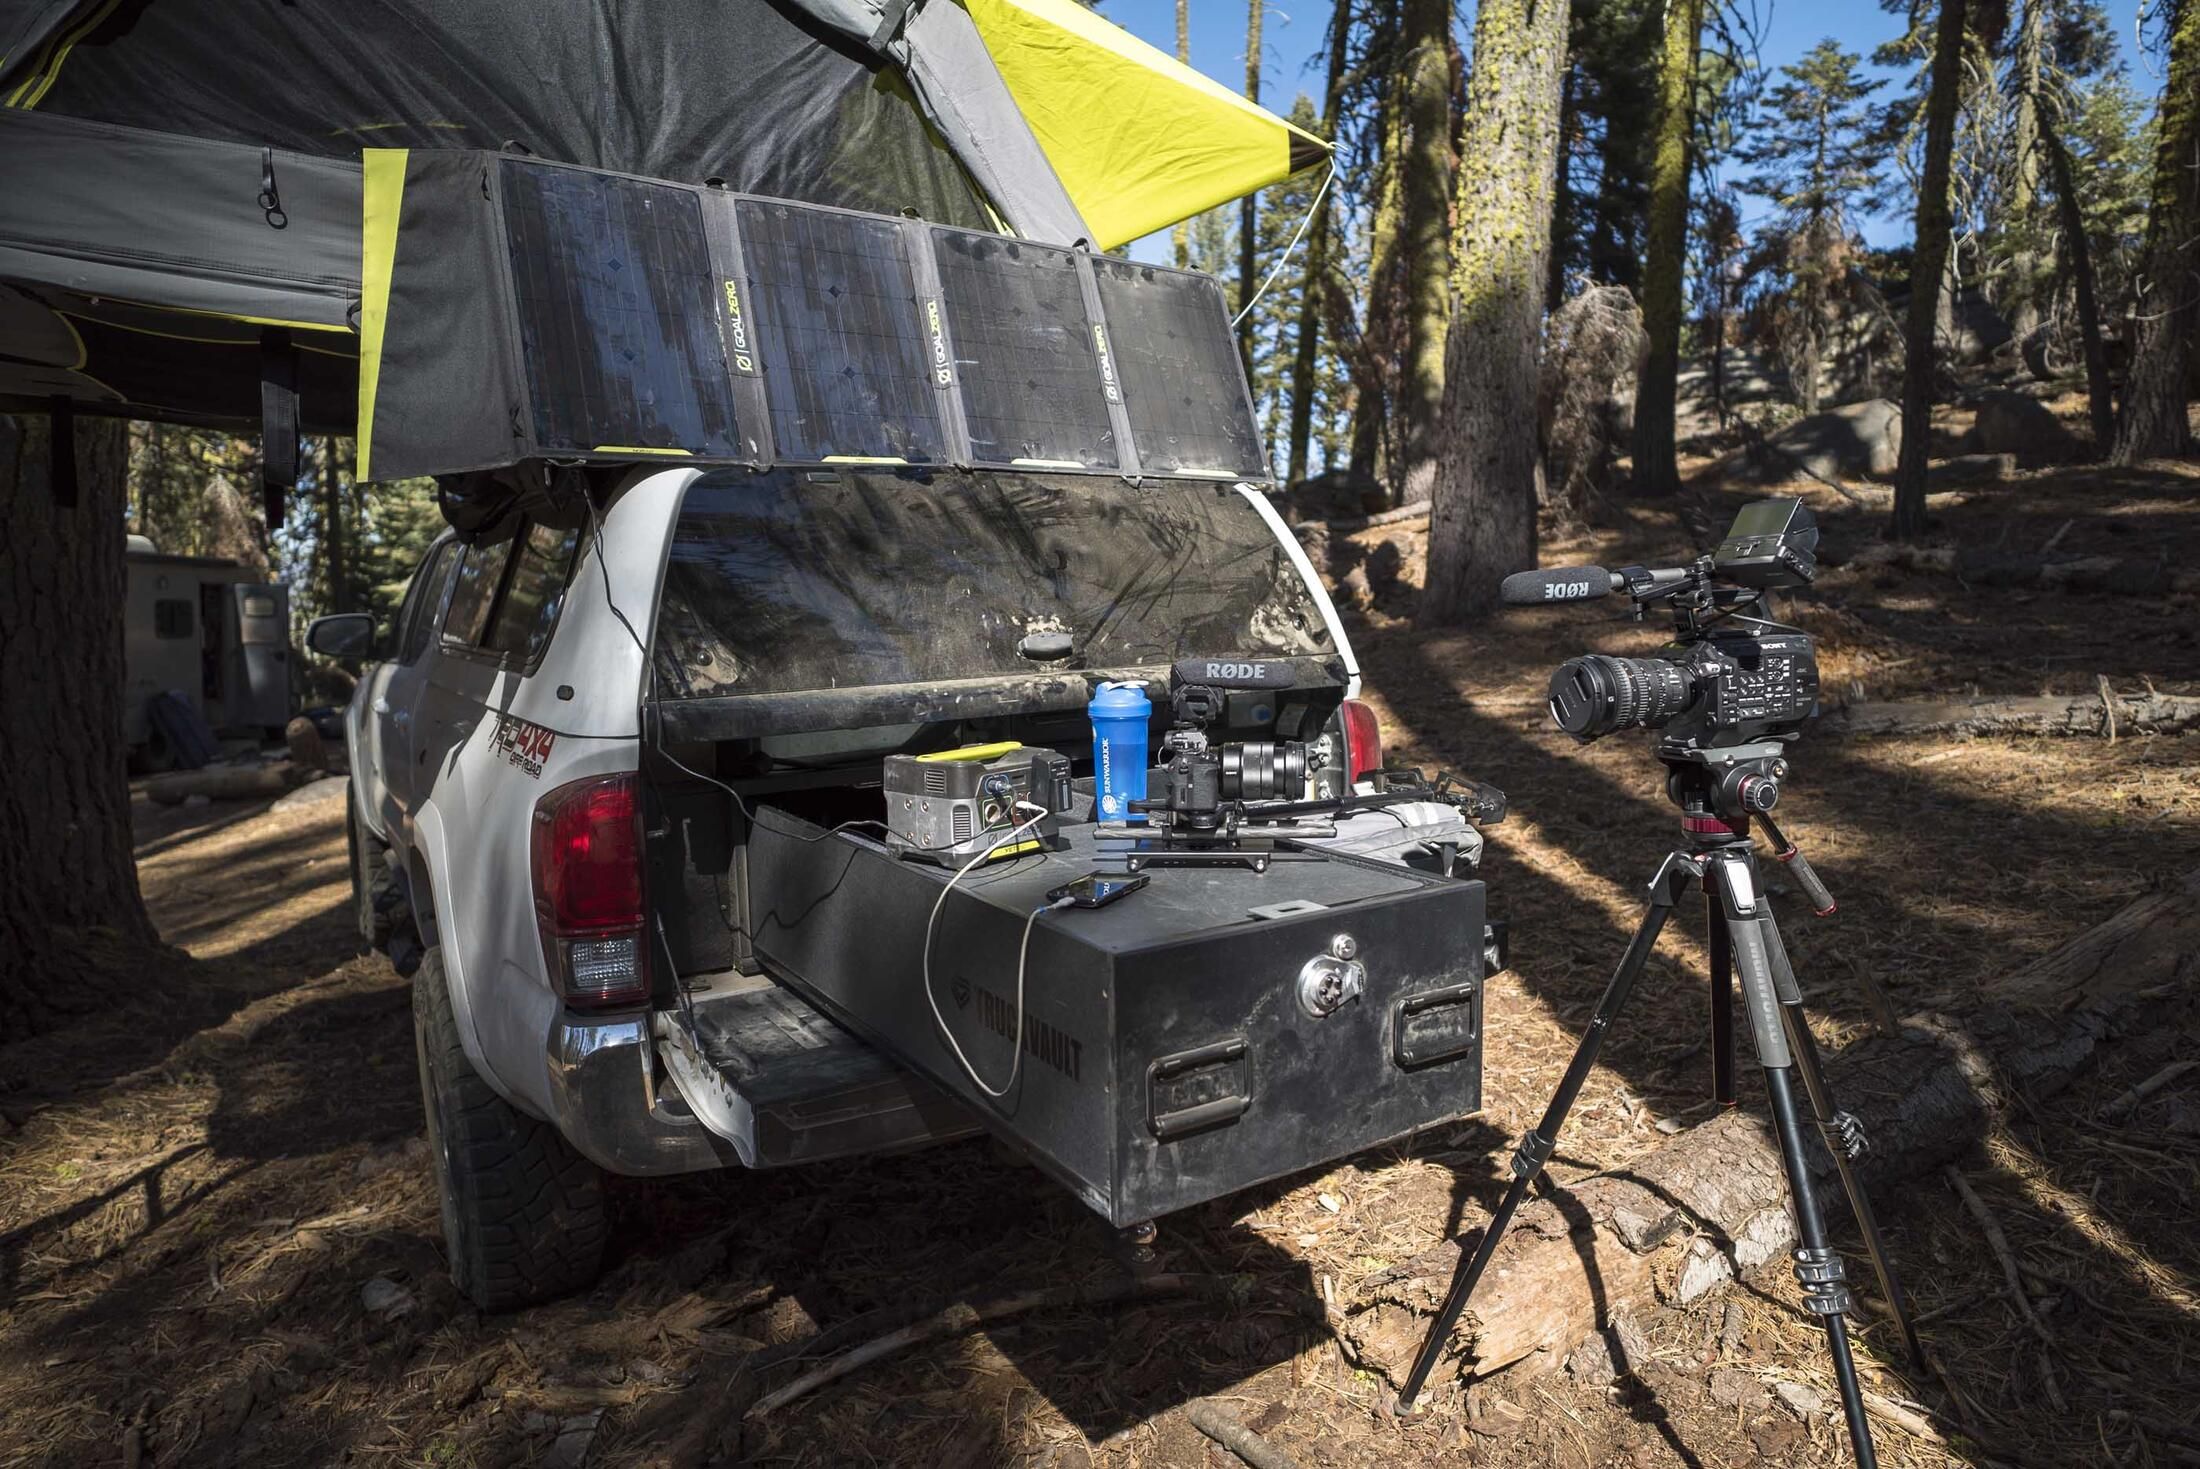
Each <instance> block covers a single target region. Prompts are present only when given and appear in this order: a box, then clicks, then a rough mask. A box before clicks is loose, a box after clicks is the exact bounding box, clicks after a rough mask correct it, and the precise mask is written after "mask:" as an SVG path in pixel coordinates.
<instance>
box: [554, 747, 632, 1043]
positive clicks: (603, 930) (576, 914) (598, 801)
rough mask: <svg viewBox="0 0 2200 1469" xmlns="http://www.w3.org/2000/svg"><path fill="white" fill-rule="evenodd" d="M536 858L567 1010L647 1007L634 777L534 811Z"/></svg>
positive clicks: (587, 787) (570, 789) (608, 780)
mask: <svg viewBox="0 0 2200 1469" xmlns="http://www.w3.org/2000/svg"><path fill="white" fill-rule="evenodd" d="M528 855H529V858H530V860H531V865H532V867H533V870H534V875H535V925H536V927H537V928H539V929H540V930H541V931H542V951H543V955H544V957H545V958H546V959H548V960H549V963H550V973H551V975H552V977H553V978H554V979H555V980H556V981H557V983H558V986H559V988H560V989H561V990H562V991H563V992H564V995H565V999H566V1003H567V1004H570V1005H573V1006H575V1007H576V1008H581V1009H605V1008H609V1007H611V1006H614V1005H632V1004H638V1003H639V1002H641V1001H642V1000H644V999H646V998H648V996H649V944H648V937H647V933H646V925H647V923H648V912H647V908H646V905H645V904H644V901H643V889H642V802H641V791H640V786H639V782H638V780H637V779H636V777H635V776H633V775H631V774H628V775H607V776H600V777H597V778H596V779H593V780H577V781H574V782H573V783H572V784H570V785H562V786H559V787H558V788H557V789H556V790H554V791H551V792H549V793H548V794H547V795H545V796H544V797H543V798H542V799H541V800H540V801H537V802H536V803H535V823H534V830H533V833H532V836H531V838H530V841H529V853H528Z"/></svg>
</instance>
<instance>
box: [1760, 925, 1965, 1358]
mask: <svg viewBox="0 0 2200 1469" xmlns="http://www.w3.org/2000/svg"><path fill="white" fill-rule="evenodd" d="M1762 926H1763V929H1764V934H1765V947H1766V949H1767V950H1768V951H1769V952H1770V956H1771V959H1772V982H1773V986H1774V989H1775V991H1776V992H1777V993H1778V995H1779V997H1780V1015H1781V1018H1782V1019H1783V1020H1785V1021H1786V1022H1787V1032H1788V1043H1789V1047H1790V1049H1792V1050H1793V1051H1794V1053H1795V1070H1796V1073H1797V1074H1798V1075H1799V1076H1801V1077H1802V1080H1803V1091H1804V1094H1805V1095H1806V1096H1808V1097H1809V1099H1810V1110H1811V1112H1812V1114H1813V1115H1815V1116H1816V1117H1817V1119H1818V1130H1819V1133H1820V1134H1821V1135H1822V1136H1823V1137H1824V1138H1825V1140H1826V1151H1827V1152H1828V1153H1830V1154H1832V1155H1833V1166H1834V1168H1835V1170H1836V1171H1837V1172H1839V1173H1840V1175H1841V1191H1842V1192H1843V1193H1844V1194H1846V1195H1848V1200H1849V1212H1850V1213H1852V1214H1854V1215H1855V1216H1856V1227H1857V1229H1858V1231H1859V1232H1861V1233H1862V1234H1863V1236H1864V1252H1865V1254H1867V1255H1868V1256H1870V1257H1871V1262H1872V1273H1873V1274H1874V1275H1877V1276H1878V1277H1879V1291H1880V1294H1881V1295H1882V1296H1884V1297H1885V1298H1886V1302H1887V1307H1888V1309H1889V1310H1891V1311H1892V1312H1893V1313H1894V1320H1895V1325H1896V1327H1897V1328H1898V1329H1899V1330H1900V1331H1901V1333H1902V1345H1903V1347H1904V1349H1905V1350H1907V1351H1908V1352H1909V1354H1910V1360H1911V1361H1912V1362H1914V1363H1916V1364H1917V1365H1918V1366H1920V1367H1923V1366H1924V1365H1925V1348H1924V1346H1923V1345H1922V1344H1921V1343H1920V1342H1919V1341H1918V1338H1917V1327H1916V1326H1915V1325H1914V1324H1913V1323H1912V1322H1911V1320H1910V1299H1909V1297H1908V1296H1907V1295H1905V1294H1903V1291H1902V1282H1901V1280H1900V1279H1899V1278H1898V1277H1897V1276H1896V1275H1895V1273H1894V1263H1893V1262H1892V1261H1891V1260H1889V1259H1888V1258H1887V1241H1886V1237H1885V1236H1883V1235H1882V1234H1880V1232H1879V1220H1878V1218H1877V1217H1876V1216H1875V1215H1874V1214H1873V1213H1872V1204H1871V1198H1870V1196H1869V1195H1867V1194H1866V1193H1865V1192H1864V1181H1863V1180H1862V1179H1860V1178H1858V1177H1857V1176H1856V1163H1855V1160H1856V1159H1857V1158H1858V1157H1859V1156H1861V1155H1862V1154H1863V1152H1864V1150H1865V1149H1866V1148H1867V1147H1869V1146H1870V1143H1869V1142H1868V1141H1867V1140H1866V1139H1865V1137H1864V1129H1863V1125H1862V1124H1861V1123H1860V1122H1858V1121H1857V1119H1856V1118H1855V1117H1854V1116H1853V1115H1851V1114H1850V1113H1847V1112H1843V1111H1841V1110H1839V1109H1838V1108H1836V1107H1835V1106H1834V1103H1833V1093H1832V1091H1831V1090H1830V1089H1829V1088H1828V1087H1827V1085H1826V1072H1825V1067H1824V1065H1823V1063H1822V1062H1821V1061H1820V1060H1819V1056H1818V1041H1817V1039H1816V1038H1815V1037H1814V1036H1812V1035H1811V1033H1810V1022H1809V1021H1808V1019H1806V1018H1805V1016H1804V1014H1803V992H1802V987H1801V986H1800V985H1798V984H1797V983H1796V982H1795V968H1794V966H1793V965H1792V964H1791V963H1790V962H1789V961H1788V953H1787V945H1786V944H1785V943H1783V942H1782V941H1781V938H1780V927H1779V925H1778V924H1777V923H1775V922H1774V921H1773V919H1772V914H1771V913H1770V912H1769V911H1768V912H1767V913H1766V914H1765V917H1764V922H1763V925H1762Z"/></svg>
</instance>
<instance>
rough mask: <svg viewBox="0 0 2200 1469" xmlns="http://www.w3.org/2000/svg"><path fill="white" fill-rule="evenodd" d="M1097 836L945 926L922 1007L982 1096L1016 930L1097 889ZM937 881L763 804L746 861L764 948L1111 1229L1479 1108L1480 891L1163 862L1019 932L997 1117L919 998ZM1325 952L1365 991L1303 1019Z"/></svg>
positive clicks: (1293, 867)
mask: <svg viewBox="0 0 2200 1469" xmlns="http://www.w3.org/2000/svg"><path fill="white" fill-rule="evenodd" d="M1093 830H1094V829H1093V828H1092V827H1090V826H1072V827H1066V828H1065V829H1064V831H1063V836H1064V839H1065V841H1066V843H1067V849H1066V850H1063V851H1055V852H1047V853H1044V854H1041V855H1038V856H1032V857H1026V858H1019V859H1015V860H1010V861H1003V862H999V863H996V864H994V865H992V866H991V867H987V868H981V869H978V870H976V871H973V872H972V873H971V874H970V875H969V876H968V877H967V878H965V879H964V880H963V881H962V882H961V883H959V884H958V885H957V886H956V888H955V890H954V891H953V892H952V893H951V894H950V895H949V896H948V898H947V901H946V903H945V905H944V907H943V908H942V909H941V912H940V917H939V922H938V925H937V930H936V932H935V934H934V937H933V948H932V965H931V969H932V973H931V981H932V985H933V991H934V999H935V1001H936V1003H937V1006H938V1009H939V1012H940V1014H941V1015H942V1016H943V1017H944V1018H945V1020H946V1023H947V1025H948V1026H950V1027H952V1029H953V1033H954V1035H955V1038H956V1040H957V1041H958V1042H959V1043H960V1044H961V1046H962V1049H963V1051H964V1053H965V1054H966V1055H967V1056H968V1057H969V1059H970V1062H971V1064H972V1065H974V1066H975V1067H976V1068H977V1070H978V1073H979V1074H980V1075H981V1076H983V1077H984V1078H985V1079H986V1081H987V1082H988V1083H989V1084H990V1085H992V1086H994V1087H999V1086H1001V1085H1002V1084H1003V1083H1004V1082H1005V1081H1006V1080H1007V1078H1008V1075H1009V1068H1010V1063H1011V1060H1012V1059H1013V1057H1014V1055H1015V1052H1014V1050H1013V1049H1012V1041H1013V1038H1014V1037H1015V1036H1016V1035H1017V1031H1018V1019H1017V996H1016V967H1017V966H1016V950H1017V945H1018V943H1019V941H1020V940H1021V938H1022V936H1023V930H1024V924H1025V921H1026V919H1027V918H1029V917H1030V915H1031V913H1032V911H1033V910H1034V909H1035V908H1038V907H1041V906H1043V905H1044V904H1045V902H1046V893H1047V890H1048V889H1050V888H1053V887H1057V886H1060V885H1061V884H1063V883H1066V882H1068V881H1070V880H1071V879H1072V878H1075V877H1077V876H1079V875H1081V874H1082V873H1085V872H1087V871H1090V870H1092V868H1093V866H1094V861H1093V845H1092V844H1093ZM951 875H952V873H951V871H950V870H949V869H944V868H939V867H934V866H932V865H930V864H926V863H916V862H903V861H900V860H898V859H896V858H895V857H894V856H892V855H891V854H889V853H888V852H887V851H886V849H885V848H884V847H883V846H882V845H880V844H879V843H877V842H874V841H871V840H868V839H867V838H864V837H861V836H858V835H856V834H854V833H852V832H839V833H835V834H833V835H831V836H826V835H824V834H823V833H821V832H820V831H819V829H818V828H816V827H814V826H811V825H809V824H807V823H805V822H803V821H801V820H800V819H798V818H795V817H792V816H789V815H787V814H786V813H783V812H779V811H775V810H771V809H768V808H767V809H765V810H762V811H760V812H759V813H758V816H757V823H756V827H755V829H754V832H753V835H752V837H751V847H750V852H749V880H750V884H751V906H750V914H751V922H752V925H753V928H754V934H755V944H756V950H757V953H758V954H759V955H760V956H761V957H762V958H763V960H764V961H765V964H766V966H767V967H768V968H769V970H770V971H771V972H772V974H773V975H774V976H775V977H776V978H778V979H779V980H780V981H781V982H782V983H784V984H787V985H788V986H790V987H792V988H793V989H795V990H797V991H798V992H800V993H801V994H802V995H803V996H804V997H805V998H807V999H809V1000H810V1001H812V1002H813V1003H815V1004H816V1005H818V1006H819V1007H820V1008H821V1009H823V1010H825V1011H826V1012H827V1013H828V1014H830V1015H831V1016H833V1017H834V1018H835V1019H837V1020H839V1021H840V1022H841V1023H842V1024H844V1025H846V1026H848V1027H849V1028H850V1029H851V1030H854V1031H855V1032H856V1033H857V1034H858V1035H860V1036H862V1037H863V1038H865V1039H866V1040H869V1041H871V1042H872V1043H873V1044H874V1045H877V1046H878V1047H880V1048H881V1049H882V1050H884V1051H886V1052H887V1053H888V1054H889V1055H891V1056H892V1057H893V1058H894V1059H895V1060H897V1061H899V1062H901V1063H902V1064H903V1065H905V1066H908V1067H910V1068H911V1069H913V1070H915V1071H917V1072H919V1073H921V1074H922V1075H924V1076H926V1077H928V1078H930V1079H931V1080H932V1081H934V1082H936V1083H938V1084H939V1085H940V1086H941V1087H942V1088H943V1089H945V1090H946V1091H948V1092H950V1093H952V1094H953V1095H954V1096H956V1097H957V1098H959V1099H961V1100H962V1101H963V1102H964V1103H966V1104H967V1105H968V1106H969V1108H970V1110H971V1111H972V1112H973V1114H975V1115H976V1116H977V1117H978V1118H979V1120H980V1121H982V1122H984V1123H985V1125H986V1126H987V1127H989V1128H990V1129H992V1131H994V1132H995V1133H996V1134H998V1135H999V1136H1001V1137H1002V1138H1003V1139H1005V1140H1006V1141H1008V1142H1009V1143H1010V1144H1011V1145H1013V1146H1014V1147H1016V1148H1017V1149H1019V1150H1020V1151H1021V1152H1023V1153H1024V1154H1025V1155H1026V1156H1028V1157H1030V1158H1031V1159H1032V1161H1034V1162H1035V1163H1037V1164H1038V1165H1039V1166H1041V1167H1042V1168H1044V1169H1046V1170H1047V1171H1048V1172H1050V1173H1052V1174H1054V1175H1055V1176H1056V1177H1057V1178H1059V1179H1060V1180H1061V1181H1062V1182H1064V1183H1065V1184H1067V1185H1068V1186H1069V1187H1070V1188H1072V1189H1073V1190H1075V1191H1076V1193H1077V1194H1078V1196H1079V1197H1081V1198H1082V1199H1084V1201H1085V1202H1086V1203H1087V1204H1089V1205H1091V1206H1092V1207H1093V1208H1094V1209H1096V1210H1098V1211H1099V1212H1100V1213H1102V1214H1104V1215H1106V1216H1107V1218H1108V1219H1109V1221H1110V1222H1111V1223H1113V1224H1115V1225H1117V1226H1118V1227H1121V1226H1125V1225H1130V1224H1135V1223H1138V1222H1141V1221H1143V1220H1147V1219H1152V1218H1156V1217H1158V1216H1160V1215H1163V1214H1167V1213H1169V1212H1171V1211H1173V1210H1177V1209H1182V1208H1185V1207H1187V1206H1189V1205H1192V1204H1197V1203H1200V1202H1202V1201H1204V1200H1207V1199H1212V1198H1217V1197H1219V1196H1221V1195H1224V1194H1228V1193H1232V1192H1235V1191H1236V1190H1238V1189H1242V1188H1245V1187H1247V1186H1249V1185H1252V1184H1255V1183H1259V1182H1261V1181H1262V1180H1264V1179H1269V1178H1275V1177H1278V1176H1280V1175H1283V1174H1287V1173H1291V1172H1294V1171H1296V1170H1298V1169H1302V1168H1308V1167H1313V1166H1316V1165H1320V1164H1325V1163H1329V1162H1333V1161H1335V1160H1336V1159H1339V1158H1343V1157H1346V1156H1348V1155H1350V1154H1352V1153H1355V1152H1358V1151H1361V1150H1363V1149H1365V1148H1369V1147H1372V1146H1374V1145H1376V1144H1378V1143H1381V1142H1385V1141H1387V1140H1389V1139H1393V1138H1397V1137H1401V1136H1403V1135H1405V1134H1407V1133H1410V1132H1413V1131H1415V1130H1416V1129H1419V1128H1422V1127H1426V1126H1429V1125H1431V1124H1434V1123H1438V1122H1442V1121H1446V1120H1449V1119H1452V1118H1455V1117H1458V1116H1461V1115H1463V1114H1465V1113H1468V1112H1472V1111H1474V1110H1476V1109H1478V1108H1479V1107H1480V1105H1481V1100H1482V1098H1481V1090H1482V1087H1481V1079H1482V1072H1481V1068H1482V1050H1481V1014H1482V942H1483V888H1482V884H1481V883H1480V882H1475V881H1462V880H1456V879H1450V878H1438V877H1433V876H1429V875H1427V874H1423V873H1420V872H1416V871H1414V870H1412V869H1410V868H1405V867H1399V866H1394V865H1391V864H1387V863H1379V862H1371V861H1364V860H1361V859H1358V858H1351V857H1345V856H1337V855H1330V854H1314V853H1298V852H1294V853H1287V854H1281V855H1279V857H1278V860H1276V861H1275V862H1274V863H1272V864H1271V865H1270V867H1269V868H1268V870H1267V872H1266V873H1255V872H1253V871H1251V870H1250V869H1248V868H1243V867H1225V868H1160V869H1158V870H1155V871H1154V872H1153V873H1152V874H1151V876H1152V880H1151V881H1150V882H1149V883H1148V884H1147V886H1145V887H1144V888H1142V889H1141V890H1139V891H1137V892H1135V893H1132V894H1130V895H1128V896H1127V897H1124V898H1122V899H1120V900H1118V901H1116V902H1114V903H1112V904H1110V905H1108V906H1107V907H1104V908H1099V909H1077V908H1072V909H1066V910H1062V911H1058V912H1050V913H1047V914H1045V915H1044V916H1042V917H1040V918H1039V919H1038V920H1037V923H1036V926H1035V928H1034V930H1033V932H1032V935H1031V951H1030V962H1029V968H1028V971H1027V973H1026V976H1025V984H1024V995H1023V1014H1022V1025H1021V1029H1022V1038H1023V1040H1022V1047H1023V1049H1022V1064H1021V1066H1020V1068H1019V1069H1018V1071H1017V1074H1016V1081H1015V1084H1014V1085H1013V1086H1012V1087H1010V1088H1008V1092H1007V1095H1006V1096H1005V1097H1002V1098H1000V1099H998V1100H996V1099H993V1098H990V1097H987V1096H986V1095H984V1094H983V1093H982V1092H981V1091H979V1089H978V1088H977V1087H975V1086H973V1085H972V1083H971V1080H970V1077H969V1076H968V1075H966V1074H965V1073H964V1071H963V1070H962V1068H961V1067H960V1066H959V1065H957V1064H956V1061H955V1059H954V1057H953V1055H952V1054H951V1053H950V1052H949V1050H948V1048H947V1046H946V1044H945V1043H944V1042H943V1041H942V1039H941V1036H940V1031H939V1028H938V1024H937V1022H935V1020H934V1019H933V1014H932V1006H931V1005H928V1004H927V1002H926V999H925V993H924V984H925V979H924V968H923V955H922V946H923V943H924V934H925V923H926V919H927V917H928V915H929V914H930V913H931V911H932V907H933V904H934V903H935V901H937V900H938V898H939V896H940V890H941V888H942V887H943V886H944V885H945V884H946V882H947V880H948V878H949V877H950V876H951ZM1256 910H1261V911H1262V912H1265V913H1267V914H1269V915H1272V916H1260V914H1259V913H1257V912H1256ZM1341 935H1349V937H1350V940H1351V945H1350V947H1351V948H1352V949H1353V950H1354V951H1355V953H1356V956H1357V959H1358V961H1359V962H1360V963H1361V964H1362V965H1363V966H1364V968H1365V989H1364V991H1363V992H1362V993H1361V994H1359V995H1358V996H1357V997H1356V998H1354V999H1351V1000H1348V1001H1346V1002H1345V1003H1344V1004H1342V1005H1341V1006H1339V1007H1338V1008H1336V1009H1335V1010H1334V1011H1332V1012H1331V1013H1329V1014H1326V1015H1320V1016H1317V1015H1315V1014H1313V1013H1310V1012H1309V1010H1308V1009H1306V1008H1305V1007H1304V1006H1302V1004H1301V1003H1300V999H1299V982H1300V977H1301V974H1302V971H1304V970H1305V969H1306V967H1307V965H1308V964H1309V962H1310V961H1313V960H1316V959H1320V958H1322V957H1324V956H1330V955H1332V954H1333V952H1335V945H1336V940H1337V939H1338V938H1339V936H1341Z"/></svg>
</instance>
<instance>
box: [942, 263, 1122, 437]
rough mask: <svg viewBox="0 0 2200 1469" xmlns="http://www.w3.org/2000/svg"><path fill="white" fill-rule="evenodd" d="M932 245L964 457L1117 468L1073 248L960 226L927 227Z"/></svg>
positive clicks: (1104, 391)
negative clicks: (965, 433)
mask: <svg viewBox="0 0 2200 1469" xmlns="http://www.w3.org/2000/svg"><path fill="white" fill-rule="evenodd" d="M932 245H933V251H934V254H935V257H936V258H937V260H938V262H939V274H940V296H941V300H942V304H943V306H944V309H945V312H946V319H947V342H948V348H949V351H950V352H951V353H952V355H953V358H954V362H955V366H956V369H957V372H958V375H959V377H960V379H961V384H962V404H963V419H964V422H965V423H966V425H967V426H968V428H969V431H970V457H971V459H972V461H973V462H976V463H979V464H1012V465H1019V466H1022V467H1025V468H1048V469H1114V468H1116V467H1118V465H1119V464H1120V463H1121V457H1120V454H1119V452H1118V449H1117V446H1116V436H1115V425H1114V422H1113V420H1112V418H1111V415H1110V414H1109V412H1108V398H1107V385H1106V383H1105V382H1104V381H1103V379H1102V377H1101V373H1100V355H1099V341H1100V339H1099V338H1097V337H1096V336H1095V335H1094V333H1093V322H1092V318H1091V316H1090V315H1089V314H1088V313H1087V311H1086V309H1085V287H1084V281H1083V278H1082V276H1081V274H1080V272H1079V271H1078V269H1077V257H1076V255H1074V254H1073V253H1071V252H1070V251H1068V250H1057V249H1053V248H1050V247H1048V246H1045V245H1034V244H1031V243H1029V242H1028V241H1024V240H1011V239H1005V238H1003V237H1002V236H999V235H981V234H973V233H970V232H968V231H965V230H946V229H935V230H934V231H932Z"/></svg>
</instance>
